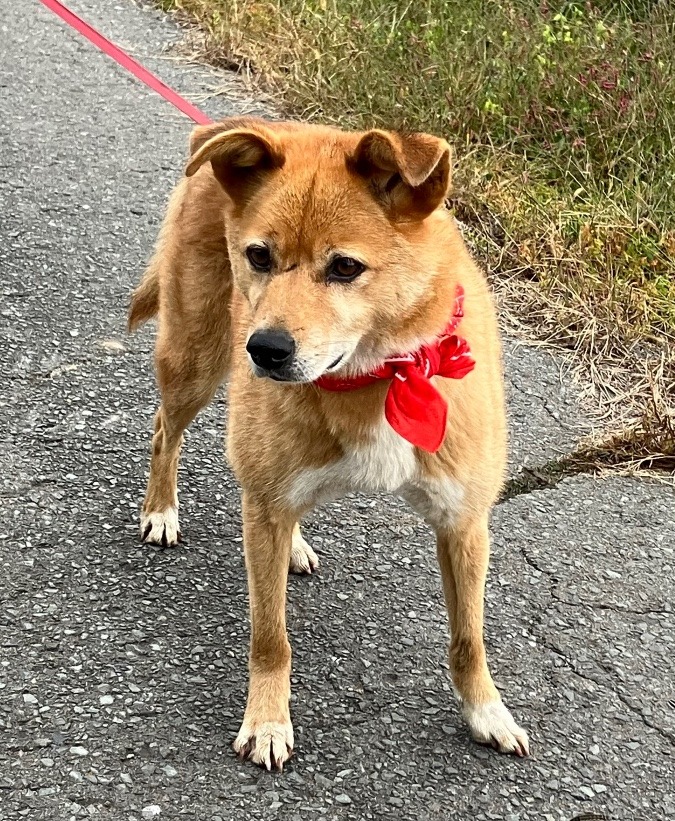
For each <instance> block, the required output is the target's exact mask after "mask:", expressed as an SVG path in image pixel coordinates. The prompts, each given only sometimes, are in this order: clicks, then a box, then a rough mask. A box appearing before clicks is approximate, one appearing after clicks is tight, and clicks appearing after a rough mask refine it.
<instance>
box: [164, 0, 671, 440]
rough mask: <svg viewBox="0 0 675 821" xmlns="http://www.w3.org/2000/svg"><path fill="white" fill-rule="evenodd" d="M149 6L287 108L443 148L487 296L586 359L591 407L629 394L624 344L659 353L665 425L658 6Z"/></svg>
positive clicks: (219, 0) (365, 0)
mask: <svg viewBox="0 0 675 821" xmlns="http://www.w3.org/2000/svg"><path fill="white" fill-rule="evenodd" d="M161 4H162V5H163V7H164V8H165V9H167V10H173V11H177V12H178V13H179V14H181V15H182V16H183V17H184V18H187V19H189V20H191V21H193V22H197V23H198V24H199V25H200V27H201V29H202V30H203V31H204V32H205V33H206V38H205V41H204V45H205V51H206V53H207V54H208V57H209V58H210V59H211V60H212V61H213V62H216V63H218V62H220V63H222V64H225V65H227V66H232V65H233V64H234V65H238V66H241V67H245V68H247V69H250V71H251V72H252V74H253V76H255V77H256V78H258V80H259V81H260V82H261V83H262V84H263V85H264V86H265V87H266V88H267V89H268V90H270V91H272V92H274V93H275V95H276V98H277V99H278V100H280V101H281V103H282V105H283V106H284V108H285V109H286V110H287V111H289V112H292V113H294V114H297V115H302V116H304V117H308V118H315V119H321V120H323V121H328V122H337V123H339V124H341V125H345V126H354V127H370V126H372V125H379V126H384V127H400V128H408V129H413V130H424V131H430V132H433V133H436V134H440V135H443V136H445V137H446V138H447V139H448V140H449V141H450V142H451V143H453V145H454V146H455V150H456V154H457V170H456V174H455V190H454V194H453V198H452V201H451V202H452V206H453V207H454V209H455V212H456V214H457V216H458V218H459V219H461V220H462V221H463V222H464V223H465V224H467V225H468V228H469V234H470V237H471V239H472V240H473V244H474V245H475V247H476V248H477V250H478V253H479V254H480V255H481V256H482V258H483V260H482V261H483V262H484V263H485V264H486V266H487V268H488V270H489V271H490V273H491V274H492V275H493V276H494V277H495V282H496V283H497V284H498V286H499V285H500V284H501V287H502V288H504V283H508V287H507V288H506V292H507V296H508V289H509V288H510V289H513V288H515V289H516V291H517V292H518V295H519V296H518V299H519V300H521V299H522V298H523V294H527V296H526V298H525V303H524V304H523V303H520V302H519V304H518V305H517V306H515V307H516V308H517V309H518V310H517V311H516V312H517V313H518V314H519V315H520V318H521V319H523V320H525V321H527V319H528V316H529V319H530V323H531V325H532V327H533V328H534V330H535V332H536V333H538V334H539V335H540V336H545V337H546V338H547V339H554V340H556V341H557V342H559V343H561V344H564V345H566V346H568V347H570V348H573V349H574V350H576V351H577V352H579V353H580V354H582V355H583V356H584V357H585V358H586V361H587V362H589V361H594V363H595V364H597V362H599V361H600V360H601V359H603V358H604V359H606V360H607V362H608V363H609V366H611V367H609V370H608V369H605V370H604V371H603V370H602V368H601V367H600V366H599V365H598V367H596V368H595V370H594V373H595V376H596V377H597V379H598V381H599V383H600V390H601V392H602V393H603V395H604V396H605V397H606V398H607V397H611V396H613V395H614V396H616V395H617V393H624V394H625V391H627V390H628V391H629V392H630V391H631V390H632V388H631V384H630V377H626V367H625V365H626V363H627V362H629V360H630V362H629V364H630V363H632V364H630V367H629V368H628V370H633V371H635V369H639V368H641V367H642V365H641V363H643V362H644V361H645V354H644V350H645V349H644V347H643V343H647V344H648V345H649V344H655V345H656V346H660V349H661V352H660V353H659V354H658V356H660V357H661V371H660V375H659V380H660V382H659V384H660V396H661V400H660V401H661V403H662V404H663V402H665V403H666V410H667V412H668V413H667V418H668V419H671V416H670V413H671V412H673V407H674V406H675V399H673V398H672V396H673V394H674V393H675V353H674V352H673V351H674V349H675V47H674V45H673V44H674V43H675V4H673V3H671V2H668V1H667V0H665V1H664V0H660V2H658V1H656V0H655V1H654V2H647V0H644V1H643V2H628V1H627V0H623V1H622V0H594V1H591V2H567V3H552V2H539V0H536V1H535V0H511V1H510V2H508V1H507V2H494V1H493V0H463V2H450V0H162V3H161ZM533 283H534V284H535V286H536V287H535V288H532V284H533ZM506 307H507V309H509V307H510V308H511V309H512V310H513V309H514V305H513V304H511V305H510V306H509V304H508V299H507V305H506ZM636 346H638V347H639V348H640V351H641V353H640V354H639V355H638V354H636V350H637V347H636ZM654 356H655V358H654V360H653V361H654V362H656V361H657V360H658V356H657V355H656V354H655V355H654ZM631 357H632V358H633V359H631ZM647 359H649V357H647ZM650 361H651V360H650ZM617 363H619V364H620V366H621V367H613V366H616V365H617ZM612 367H613V370H612ZM653 367H654V368H655V367H656V365H654V366H653ZM651 381H653V380H651ZM649 382H650V380H649V379H647V380H646V381H645V380H643V383H644V384H647V383H649ZM641 384H642V383H641ZM632 393H635V391H632ZM636 395H637V396H638V399H639V396H640V395H641V394H640V391H638V392H637V394H636ZM664 396H665V399H663V397H664ZM640 401H641V400H640ZM661 410H662V408H661ZM672 419H674V420H675V416H673V417H672ZM673 426H675V421H673ZM663 447H665V445H664V446H663ZM672 447H673V452H675V444H672Z"/></svg>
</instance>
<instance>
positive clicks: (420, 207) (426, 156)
mask: <svg viewBox="0 0 675 821" xmlns="http://www.w3.org/2000/svg"><path fill="white" fill-rule="evenodd" d="M450 163H451V150H450V146H449V145H448V143H447V142H446V141H445V140H442V139H440V138H439V137H432V136H431V135H430V134H396V133H394V132H389V131H380V130H379V129H374V130H373V131H368V132H367V133H366V134H364V135H363V137H361V140H360V141H359V144H358V145H357V147H356V151H355V152H354V155H353V156H352V158H351V165H352V167H353V168H354V169H355V171H356V172H357V174H359V175H361V176H362V177H365V178H366V179H367V180H368V181H369V182H370V184H371V188H372V190H373V193H374V194H375V197H376V198H377V200H378V201H379V202H380V203H381V204H382V205H383V207H384V208H385V210H386V211H387V212H388V213H389V214H390V216H391V217H392V218H393V219H411V218H412V219H424V217H426V216H428V215H429V214H431V212H432V211H435V210H436V208H438V206H439V205H441V203H443V201H444V200H445V198H446V196H447V194H448V189H449V188H450V175H451V167H450Z"/></svg>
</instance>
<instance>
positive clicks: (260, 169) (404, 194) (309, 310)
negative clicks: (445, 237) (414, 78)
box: [186, 118, 450, 382]
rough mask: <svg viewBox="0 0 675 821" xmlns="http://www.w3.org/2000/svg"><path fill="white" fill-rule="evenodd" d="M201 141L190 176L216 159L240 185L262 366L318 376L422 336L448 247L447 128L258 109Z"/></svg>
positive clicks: (253, 343) (252, 334)
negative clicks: (438, 223) (360, 127)
mask: <svg viewBox="0 0 675 821" xmlns="http://www.w3.org/2000/svg"><path fill="white" fill-rule="evenodd" d="M191 149H192V156H191V159H190V161H189V163H188V166H187V169H186V173H187V175H188V176H192V175H193V174H195V173H196V172H197V171H198V170H199V168H200V167H201V166H203V165H204V164H205V163H210V165H211V169H212V172H213V175H214V176H215V178H216V179H217V180H218V182H219V183H220V185H222V187H223V188H224V189H225V192H226V194H227V195H228V196H227V201H228V206H227V210H226V217H225V219H226V226H227V243H228V249H229V255H230V261H231V265H232V270H233V276H234V282H235V286H236V287H237V288H238V289H239V290H240V291H241V293H242V294H243V295H244V297H245V298H246V300H247V302H248V305H249V306H250V317H251V319H250V327H249V329H248V339H247V343H246V348H247V351H248V355H249V358H250V360H251V363H252V366H253V369H254V372H255V373H256V374H257V375H259V376H269V377H272V378H273V379H276V380H279V381H287V382H311V381H314V380H315V379H317V378H318V377H319V376H322V375H323V374H325V373H336V372H338V371H340V372H343V373H345V372H349V373H354V372H362V371H365V370H368V369H369V368H372V367H373V366H374V365H375V364H377V363H378V362H380V361H381V360H382V359H384V358H386V357H387V356H391V355H392V354H394V353H396V352H397V351H400V350H401V346H402V345H407V344H409V345H410V346H412V347H416V346H417V345H418V344H419V341H420V340H419V338H418V337H419V323H417V324H416V323H415V317H416V316H420V315H421V314H423V313H424V307H425V306H426V305H427V304H428V303H429V301H430V300H433V299H434V296H435V294H434V278H435V277H436V276H437V275H438V268H439V264H440V262H439V258H440V257H441V254H440V249H438V248H437V246H436V240H437V235H436V234H435V232H434V228H433V223H434V220H435V219H437V218H438V217H437V215H438V211H439V209H440V206H442V204H443V201H444V199H445V197H446V194H447V191H448V187H449V183H450V147H449V146H448V144H447V143H446V142H445V140H442V139H438V138H436V137H432V136H430V135H428V134H409V135H403V134H396V133H392V132H387V131H379V130H373V131H368V132H365V133H363V132H361V133H348V132H343V131H338V130H337V129H330V128H324V127H319V126H308V125H301V124H294V123H270V122H265V121H263V120H257V119H246V118H245V119H241V120H230V121H227V120H226V121H224V122H222V123H214V124H213V125H210V126H201V127H198V128H196V129H195V130H194V132H193V135H192V141H191ZM434 215H436V216H434Z"/></svg>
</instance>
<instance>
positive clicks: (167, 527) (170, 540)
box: [141, 507, 181, 547]
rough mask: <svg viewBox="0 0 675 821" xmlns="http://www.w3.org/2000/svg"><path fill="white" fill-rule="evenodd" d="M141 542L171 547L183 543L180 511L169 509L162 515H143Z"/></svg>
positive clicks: (173, 508)
mask: <svg viewBox="0 0 675 821" xmlns="http://www.w3.org/2000/svg"><path fill="white" fill-rule="evenodd" d="M141 540H142V541H144V542H146V543H148V544H159V545H162V547H170V546H172V545H175V544H178V542H180V541H181V535H180V527H179V525H178V509H177V508H175V507H168V508H167V509H166V510H163V511H162V512H161V513H141Z"/></svg>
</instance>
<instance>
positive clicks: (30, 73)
mask: <svg viewBox="0 0 675 821" xmlns="http://www.w3.org/2000/svg"><path fill="white" fill-rule="evenodd" d="M71 5H72V7H73V8H74V10H76V11H77V12H79V13H81V14H82V16H83V17H85V19H87V20H89V21H90V22H92V23H94V24H95V25H97V26H99V27H100V28H101V29H102V30H103V31H104V32H105V33H106V34H108V35H109V36H111V37H112V38H113V39H115V40H116V41H117V42H118V43H119V44H120V45H122V46H123V47H125V48H127V49H128V50H129V51H131V52H132V53H133V54H134V55H135V56H137V57H140V58H141V59H142V61H143V62H145V63H146V64H147V65H148V66H149V67H150V68H151V69H152V70H154V71H156V72H157V73H159V74H160V76H161V77H162V78H163V79H164V80H165V81H167V82H169V83H170V84H171V85H173V86H174V87H176V88H177V89H178V90H180V91H181V92H183V93H185V94H186V95H187V96H189V97H190V99H192V100H193V101H195V102H197V103H198V104H201V105H203V106H204V108H205V110H206V111H207V112H208V113H209V114H210V115H211V116H224V115H227V114H233V113H237V112H239V113H240V112H242V111H249V112H250V111H254V112H262V111H264V110H265V108H264V106H263V105H262V104H261V103H260V102H259V101H256V100H255V99H253V98H251V97H250V96H248V95H247V93H246V92H245V90H244V89H243V87H242V86H241V85H240V84H239V83H238V82H237V81H236V80H235V79H234V78H233V77H230V76H228V75H225V74H217V73H215V72H213V71H211V70H208V69H204V68H199V67H189V66H184V65H182V64H181V63H180V61H178V60H176V59H173V57H172V52H171V51H170V50H168V51H167V48H169V47H170V46H171V44H174V43H176V42H177V41H179V40H180V33H179V32H178V31H177V29H176V28H175V27H174V26H173V25H172V24H171V23H170V22H168V21H167V20H166V19H165V18H163V17H162V15H160V14H159V13H157V12H155V11H152V10H149V9H147V8H145V7H138V6H136V5H134V4H132V3H131V2H130V1H129V0H117V2H116V3H115V4H110V3H103V2H102V1H101V0H72V3H71ZM0 11H1V12H2V15H1V20H2V22H1V23H0V29H1V30H2V32H1V33H2V41H3V50H2V53H0V89H1V96H2V107H3V114H4V116H3V118H2V121H1V122H0V133H1V135H2V143H1V144H2V153H1V155H0V156H1V163H2V170H3V173H2V178H1V179H0V202H1V203H2V221H1V222H0V237H1V242H0V332H1V338H2V353H1V359H0V363H1V375H2V389H1V391H0V419H2V427H0V471H1V477H2V478H1V479H0V561H1V562H2V567H3V576H2V581H1V582H0V645H1V648H2V652H1V655H0V819H2V821H5V819H7V821H16V820H17V819H23V818H26V819H30V821H61V819H63V820H64V821H65V820H66V819H79V818H101V819H106V821H107V820H108V819H110V820H111V821H118V820H119V821H134V820H136V821H140V820H141V819H143V818H151V817H158V818H159V819H160V821H161V820H162V819H178V818H186V819H208V821H247V820H248V819H251V818H256V819H257V818H260V819H276V818H283V819H290V821H298V820H299V819H301V820H302V821H304V819H327V820H328V819H357V820H360V819H397V820H398V819H400V820H401V821H412V819H415V821H417V820H418V819H422V820H423V821H425V820H426V819H434V820H437V821H444V819H448V818H453V819H458V820H459V821H463V819H466V821H469V819H471V821H474V820H475V821H486V819H499V821H535V820H536V821H569V819H571V818H572V817H573V816H575V815H577V814H581V813H588V812H598V813H605V814H606V816H607V818H611V819H612V820H613V821H621V820H622V819H640V821H647V819H655V821H656V820H657V819H664V818H669V817H675V717H674V715H675V675H674V672H675V661H674V659H673V651H672V648H673V637H674V636H675V614H674V605H673V601H674V600H675V595H674V590H675V582H674V581H673V578H674V570H675V555H674V550H675V513H674V505H673V489H672V487H666V486H663V485H659V484H654V483H648V482H643V481H638V480H636V479H628V478H619V477H613V478H608V479H602V480H601V479H598V478H592V477H588V476H577V477H574V478H570V479H566V480H564V481H562V482H560V483H559V484H558V485H557V486H556V487H554V488H551V489H547V490H541V491H536V492H532V493H529V494H526V495H521V496H516V497H515V498H512V499H510V500H508V501H506V502H504V503H503V504H501V505H499V506H498V507H497V508H496V510H495V513H494V516H493V520H492V536H493V557H492V566H491V573H490V576H489V582H488V590H487V595H486V641H487V647H488V653H489V655H490V660H491V667H492V671H493V674H494V676H495V679H496V681H497V683H498V685H499V686H500V688H501V690H502V693H503V696H504V700H505V701H506V703H507V704H508V706H509V707H510V708H511V709H512V710H513V712H514V715H515V716H516V717H517V719H518V720H519V721H520V722H521V723H522V724H523V726H525V727H526V728H527V729H528V731H529V732H530V734H531V741H532V752H533V754H532V756H531V757H530V758H529V759H527V760H522V761H521V760H514V759H511V758H506V757H500V756H498V755H496V754H495V753H494V752H492V751H491V750H487V749H483V748H481V747H479V746H477V745H475V744H473V743H472V742H471V741H470V739H469V738H468V735H467V732H466V731H465V729H464V727H463V725H462V723H461V721H460V718H459V714H458V711H457V708H456V705H455V704H454V701H453V698H452V692H451V687H450V684H449V681H448V677H447V665H446V662H445V656H446V650H445V646H446V641H447V626H446V617H445V613H444V608H443V604H442V595H441V589H440V581H439V577H438V572H437V570H436V566H435V559H434V548H433V542H432V537H431V534H430V532H429V531H428V530H427V528H426V527H425V526H424V525H423V524H422V523H421V522H420V521H419V520H418V519H417V518H416V517H415V516H414V515H413V514H412V513H411V512H410V511H408V509H407V508H406V507H405V506H404V505H403V503H402V502H399V501H397V500H395V499H386V498H379V497H378V498H364V497H359V496H354V497H350V498H348V499H346V500H344V501H343V502H341V503H335V504H332V505H328V506H326V507H324V508H322V509H320V510H318V511H317V512H316V513H315V514H314V515H313V516H312V517H310V519H309V520H308V522H307V526H306V535H307V538H308V539H310V540H311V542H312V544H313V546H314V547H315V549H316V550H317V552H318V553H319V555H320V558H321V562H322V569H321V572H320V573H319V574H318V575H316V576H313V577H311V578H293V579H291V581H290V589H289V626H290V633H291V641H292V644H293V649H294V670H293V702H292V713H293V717H294V724H295V731H296V745H297V754H296V756H295V757H294V758H293V760H292V762H291V763H290V766H289V767H288V768H287V770H286V772H285V773H284V774H283V775H273V774H268V773H265V772H262V771H260V770H258V769H256V768H255V767H253V766H251V765H242V764H241V763H239V762H238V761H237V760H236V759H235V757H234V755H233V753H232V751H231V748H230V743H231V741H232V739H233V738H234V735H235V734H236V731H237V729H238V725H239V722H240V719H241V716H242V713H243V707H244V699H245V688H246V655H247V643H248V612H247V599H246V587H245V574H244V568H243V562H242V556H241V535H240V518H239V499H238V493H237V489H236V485H235V483H234V480H233V478H232V476H231V473H230V471H229V470H228V468H227V466H226V465H225V463H224V460H223V457H222V452H223V448H222V435H223V428H224V422H225V416H226V408H225V405H224V398H223V395H222V393H221V394H220V395H219V397H218V399H217V400H216V402H214V404H213V405H212V406H211V407H210V408H209V409H208V410H207V411H205V412H204V413H203V414H202V415H201V416H200V417H199V419H198V420H197V422H196V423H195V424H194V425H193V427H192V429H191V431H190V434H189V436H188V437H187V441H186V446H185V449H184V456H183V462H182V468H181V474H180V492H181V514H182V523H183V527H184V534H185V537H186V544H185V546H184V547H183V548H181V549H177V550H170V551H161V550H155V549H148V548H147V547H142V546H141V545H140V544H139V543H138V541H137V526H138V524H137V523H138V518H137V515H138V507H139V504H140V501H141V496H142V493H143V489H144V482H145V476H146V468H147V461H148V454H149V442H150V431H151V425H152V415H153V412H154V409H155V404H156V391H155V388H154V382H153V376H152V368H151V351H152V340H153V330H152V328H147V329H145V330H144V331H143V332H142V333H140V334H139V335H138V336H135V337H132V338H127V337H126V336H125V335H124V323H125V312H126V306H127V302H128V297H129V293H130V290H131V288H132V287H133V285H134V284H135V283H136V282H137V280H138V277H139V274H140V271H141V269H142V266H143V264H144V262H145V260H146V259H147V256H148V253H149V250H150V248H151V245H152V242H153V240H154V238H155V234H156V231H157V228H158V225H159V220H160V218H161V214H162V209H163V206H164V204H165V201H166V198H167V195H168V193H169V191H170V189H171V186H172V185H173V183H174V182H175V181H176V180H177V179H178V177H179V175H180V173H181V169H182V167H183V163H184V159H185V151H186V145H187V136H188V134H189V130H190V124H189V123H188V122H187V121H186V120H185V119H184V118H183V117H182V116H181V115H180V114H178V113H177V112H175V111H174V110H173V109H172V108H171V107H170V106H169V105H168V104H166V103H164V102H163V101H162V100H161V99H159V98H158V97H156V96H155V95H153V94H152V93H151V92H149V91H148V90H146V89H144V88H143V87H142V86H140V85H139V84H138V83H137V82H136V81H135V80H134V79H132V78H131V77H129V76H128V75H127V74H126V73H125V72H124V71H123V70H122V69H120V68H118V67H117V66H116V65H115V64H114V63H113V62H112V61H110V60H109V59H108V58H106V57H105V56H103V55H102V54H100V53H99V52H98V51H96V50H95V49H94V48H93V47H91V46H90V45H89V44H88V43H86V42H85V41H84V40H82V39H81V38H80V37H79V36H78V35H76V34H75V33H73V32H72V31H70V30H68V29H67V28H66V27H65V26H64V25H63V24H62V23H60V22H59V21H58V19H57V18H56V17H55V16H54V15H52V14H51V13H50V12H48V11H47V10H45V9H44V8H43V7H42V6H41V5H40V4H39V3H38V2H37V0H25V2H22V3H17V2H15V1H14V0H0ZM214 86H218V87H219V88H220V89H221V91H222V94H221V95H219V96H218V97H213V96H210V91H211V89H212V88H213V87H214ZM506 362H507V374H508V380H509V395H510V412H511V426H512V439H513V446H512V454H513V465H512V469H513V471H514V472H516V471H517V470H518V469H519V468H520V467H522V466H524V465H528V466H536V465H538V464H542V463H543V462H545V461H547V460H548V459H550V458H551V457H553V456H555V455H557V454H559V453H562V452H564V451H565V450H566V449H569V448H570V447H572V446H573V445H574V443H575V441H576V440H577V439H578V437H579V436H580V434H581V433H582V432H583V430H584V423H583V413H582V412H581V411H580V409H579V408H578V407H577V403H576V400H575V396H574V390H573V389H572V387H571V386H569V385H565V384H564V381H563V380H561V378H560V369H559V365H558V363H557V362H556V360H555V358H553V357H551V356H550V355H549V354H546V353H543V352H541V351H539V350H537V349H535V348H530V347H528V346H526V345H522V344H516V343H515V342H514V341H513V340H509V341H507V346H506ZM158 812H159V814H157V813H158Z"/></svg>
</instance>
